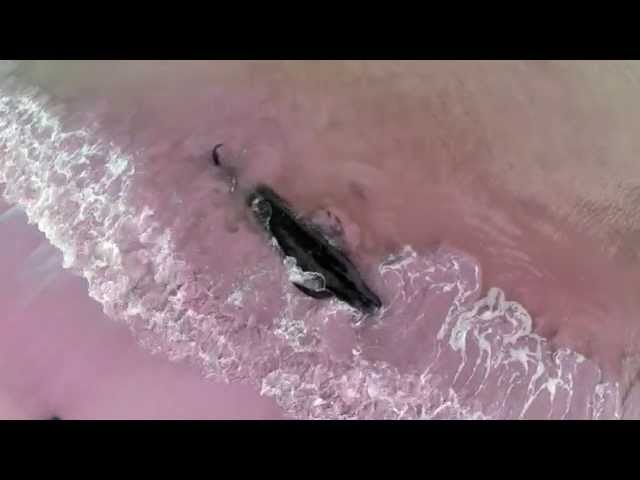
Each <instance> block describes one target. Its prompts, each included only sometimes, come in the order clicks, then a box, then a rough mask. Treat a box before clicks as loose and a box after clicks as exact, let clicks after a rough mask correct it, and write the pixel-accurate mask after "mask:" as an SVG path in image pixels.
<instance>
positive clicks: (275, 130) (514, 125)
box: [19, 62, 640, 392]
mask: <svg viewBox="0 0 640 480" xmlns="http://www.w3.org/2000/svg"><path fill="white" fill-rule="evenodd" d="M637 69H638V65H637V64H634V63H615V62H611V63H606V62H605V63H593V62H591V63H590V62H585V63H579V62H573V63H572V62H565V63H558V62H551V63H549V62H480V63H478V62H452V63H446V62H445V63H441V62H416V63H404V62H386V63H377V64H376V63H359V62H347V63H327V62H316V63H313V62H312V63H297V62H293V63H287V62H285V63H271V62H255V63H243V62H237V63H233V62H231V63H229V62H222V63H199V62H194V63H191V62H177V63H163V64H158V63H149V64H139V63H130V62H123V63H116V64H107V63H100V62H98V63H91V62H86V63H66V62H64V63H62V62H60V63H57V64H53V65H52V64H50V63H46V62H44V63H39V64H35V63H32V64H26V65H24V66H23V67H22V71H21V72H20V73H19V74H20V75H21V78H23V79H26V80H28V81H29V82H32V83H34V84H37V85H39V86H40V87H41V88H42V90H43V91H45V92H47V93H48V94H49V95H51V96H52V97H51V99H50V101H51V102H52V103H53V104H55V105H56V108H57V109H59V113H60V115H62V116H64V118H65V124H66V125H67V126H68V128H79V127H81V126H83V125H87V124H90V123H91V120H92V119H93V120H95V121H97V122H98V124H97V128H99V129H100V130H99V131H100V132H102V134H103V135H104V136H105V137H109V138H110V139H112V141H114V142H116V143H117V144H118V145H119V146H120V147H121V148H123V149H125V150H127V151H131V152H136V151H139V152H144V153H141V154H140V158H139V160H138V161H139V163H138V164H136V168H137V173H136V175H137V177H136V178H137V180H136V181H135V182H134V185H133V187H132V189H131V197H130V198H131V199H132V200H131V202H132V203H137V204H139V205H142V204H145V205H149V206H151V208H153V209H154V210H155V211H156V212H157V213H156V214H155V218H156V219H157V221H158V222H160V223H161V224H164V225H167V226H170V228H171V229H172V231H173V232H174V233H175V235H176V241H177V249H178V250H179V251H182V252H183V253H184V256H185V258H189V259H190V261H191V262H193V264H195V265H197V264H207V265H209V266H211V268H212V269H219V271H223V272H227V271H229V272H231V271H233V270H234V265H233V262H231V261H230V260H229V259H231V258H234V257H233V255H227V257H228V258H227V259H225V258H224V255H219V256H215V255H214V256H212V255H213V254H212V253H211V252H210V249H211V237H210V235H213V233H212V232H211V224H210V222H211V221H214V219H213V218H209V217H207V215H209V213H208V212H209V210H210V209H211V208H212V202H213V203H215V205H217V206H222V207H223V208H222V211H224V212H225V213H224V214H221V216H220V218H219V219H217V220H215V221H216V222H218V224H219V225H223V226H224V228H225V229H226V231H228V232H231V233H230V235H233V232H236V231H238V230H239V231H240V232H241V233H243V232H247V231H249V230H250V228H249V227H248V226H247V225H246V221H245V218H244V217H243V216H242V213H239V212H238V210H237V208H236V207H235V206H234V205H235V204H234V202H233V199H232V198H231V199H227V198H226V197H225V196H224V195H223V194H220V195H218V196H216V195H213V198H212V196H211V192H212V190H215V186H214V185H215V180H214V175H212V174H211V173H210V168H209V165H207V158H208V155H209V153H210V148H211V146H213V145H214V144H216V143H219V142H224V143H225V154H226V161H228V162H230V163H233V165H234V166H235V167H236V168H237V169H238V175H239V179H240V180H241V183H242V184H243V185H246V186H250V185H252V184H253V183H255V182H257V181H261V182H266V183H269V184H270V185H272V186H274V188H276V189H277V190H278V191H279V192H280V193H281V194H283V195H284V196H286V197H287V198H289V199H290V201H291V202H292V203H293V204H295V205H296V206H297V208H299V209H300V211H302V212H304V213H306V214H312V213H313V212H314V211H317V210H318V209H321V208H328V209H330V210H332V211H334V212H339V213H338V215H339V216H340V217H341V219H342V221H343V223H344V225H346V226H347V227H348V235H347V244H348V246H349V250H350V252H351V254H352V255H353V257H354V258H355V259H356V261H358V262H359V264H360V265H361V266H362V268H363V271H364V272H365V274H366V275H369V276H371V277H374V276H375V273H374V265H376V264H377V263H379V262H381V261H382V260H383V259H384V258H385V257H386V256H387V255H389V254H393V253H396V252H398V251H399V250H400V249H401V248H402V247H403V246H404V245H407V244H408V245H411V246H412V247H413V248H414V249H415V250H416V251H417V252H418V253H420V254H425V255H428V254H429V252H433V251H434V250H435V249H437V248H438V247H443V246H444V247H446V248H454V249H460V250H462V251H464V252H466V253H467V254H468V255H470V256H471V257H473V258H474V259H475V260H476V261H477V263H478V264H479V265H480V266H481V271H482V287H481V290H482V293H486V292H487V291H488V289H489V288H490V287H491V286H497V287H499V288H501V289H502V290H503V291H504V292H505V294H506V296H507V297H508V298H509V299H510V300H515V301H517V302H519V303H520V304H522V305H523V306H524V307H525V308H526V309H527V311H528V312H529V313H530V315H531V316H532V318H533V329H534V332H535V333H536V334H539V335H540V336H541V337H543V338H545V339H548V340H549V341H550V345H552V346H553V348H554V349H558V348H561V347H569V348H571V349H573V350H574V351H576V352H578V353H581V354H583V355H585V356H586V357H587V358H589V359H592V360H593V361H595V362H596V363H598V364H599V365H600V366H601V367H602V368H603V369H604V370H605V372H606V375H608V378H616V379H621V380H622V382H623V390H624V391H625V392H627V391H629V388H630V385H631V383H632V381H633V379H634V378H635V376H636V375H637V373H636V372H637V368H638V363H640V362H638V361H637V358H638V355H639V353H640V352H639V351H638V348H639V347H640V343H639V337H638V329H639V326H640V325H639V324H638V320H637V318H638V312H639V311H640V309H639V307H640V305H639V303H640V296H639V295H637V285H639V284H640V283H639V281H640V278H639V276H640V269H639V268H638V265H637V259H638V246H637V240H638V234H637V230H638V225H639V222H640V217H639V216H638V215H639V213H638V212H639V211H640V204H639V203H638V198H637V195H636V193H637V190H638V186H639V185H640V169H639V168H638V167H637V166H636V165H637V162H635V158H634V157H635V155H634V154H635V153H636V152H637V150H638V147H637V146H636V142H637V140H635V138H634V135H633V133H634V132H633V130H632V127H631V126H632V125H634V124H635V123H636V119H635V116H636V115H638V113H636V112H637V111H638V109H637V108H635V103H636V102H637V101H638V100H637V98H636V97H637V94H636V93H635V85H636V84H637V80H636V78H637ZM181 204H182V205H188V206H189V210H188V213H189V218H183V219H180V218H176V216H175V214H176V212H179V211H180V207H179V206H180V205H181ZM197 219H208V220H209V224H208V222H205V221H204V220H203V221H202V222H198V221H196V220H197ZM181 222H182V223H181ZM214 230H215V231H216V232H217V231H219V229H217V228H216V229H214ZM208 235H209V237H208ZM237 248H238V249H241V248H245V247H237ZM256 249H257V250H256ZM259 249H260V247H259V246H258V243H257V242H256V244H253V243H251V244H248V245H247V246H246V252H245V253H246V255H249V256H251V255H254V256H255V255H257V257H255V258H256V261H257V258H258V257H260V255H262V254H263V253H264V252H262V251H260V250H259ZM255 251H260V252H261V253H260V254H255V253H250V252H255ZM225 253H228V252H225ZM241 253H242V252H241V251H240V250H239V251H238V255H240V254H241ZM250 258H253V257H250ZM205 269H206V268H205ZM236 269H237V268H236ZM374 281H375V279H374ZM342 334H343V335H345V336H347V337H348V336H349V333H348V332H346V331H345V332H342ZM348 343H349V342H347V344H348ZM395 348H397V345H396V346H394V349H395ZM364 354H365V356H366V355H367V354H370V352H369V353H368V352H367V351H366V350H365V353H364ZM370 358H371V359H374V358H376V359H382V360H385V361H391V362H392V363H394V362H395V364H396V366H398V365H400V364H403V360H402V359H401V358H400V359H398V356H397V355H395V354H394V352H393V351H389V354H388V355H387V354H383V355H382V356H381V357H380V356H378V357H376V356H375V355H373V356H372V357H370Z"/></svg>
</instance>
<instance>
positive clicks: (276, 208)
mask: <svg viewBox="0 0 640 480" xmlns="http://www.w3.org/2000/svg"><path fill="white" fill-rule="evenodd" d="M246 201H247V205H248V206H249V207H250V208H251V211H252V212H253V214H254V216H255V218H256V219H257V220H258V222H259V223H260V224H261V225H262V226H263V227H264V229H265V230H266V231H267V233H268V234H269V235H270V236H271V237H272V238H273V239H274V240H275V242H276V244H277V245H278V248H279V250H280V251H281V253H282V255H284V256H285V257H291V258H294V259H295V260H296V263H297V266H298V267H299V268H300V269H301V270H302V271H303V272H307V273H314V274H319V275H321V276H322V278H323V279H324V282H323V283H324V285H323V287H324V288H319V289H318V288H313V289H312V288H309V287H308V286H305V285H303V284H301V283H299V282H293V283H294V285H295V286H296V287H297V288H298V289H299V290H300V291H302V292H304V293H305V294H307V295H309V296H311V297H314V298H328V297H331V296H335V297H337V298H338V299H340V300H342V301H343V302H346V303H348V304H349V305H351V306H352V307H354V308H356V309H358V310H360V311H361V312H363V313H372V312H373V311H375V310H376V309H378V308H380V307H381V306H382V302H381V301H380V298H379V297H378V296H377V295H376V294H375V293H374V292H373V291H372V290H371V289H370V288H369V287H368V286H367V284H366V283H365V282H364V280H363V279H362V277H361V276H360V273H359V272H358V270H357V268H356V267H355V265H354V264H353V263H352V262H351V260H350V259H349V258H348V257H347V256H346V255H345V254H344V253H343V252H342V251H341V250H340V249H338V248H337V247H335V246H333V245H332V244H331V243H330V242H329V241H328V240H327V239H326V238H325V237H324V235H323V234H322V233H321V232H320V230H319V229H317V228H315V227H314V226H313V225H310V224H309V223H307V222H305V221H304V220H303V219H302V218H300V217H299V216H298V215H296V214H295V213H294V212H293V210H292V209H291V208H290V207H289V205H288V203H287V202H286V201H285V200H284V199H283V198H282V197H280V196H279V195H278V194H277V193H275V192H274V191H273V190H272V189H271V188H269V187H268V186H266V185H258V186H257V187H256V188H254V189H253V190H252V191H250V192H249V193H248V194H247V197H246Z"/></svg>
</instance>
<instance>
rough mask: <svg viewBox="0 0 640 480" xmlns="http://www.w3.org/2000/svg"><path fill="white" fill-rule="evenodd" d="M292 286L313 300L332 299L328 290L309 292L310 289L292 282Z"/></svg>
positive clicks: (331, 294)
mask: <svg viewBox="0 0 640 480" xmlns="http://www.w3.org/2000/svg"><path fill="white" fill-rule="evenodd" d="M292 283H293V286H294V287H296V288H297V289H298V290H300V291H301V292H302V293H304V294H305V295H309V296H310V297H313V298H331V297H333V293H331V292H330V291H329V290H311V289H310V288H307V287H305V286H304V285H301V284H300V283H296V282H292Z"/></svg>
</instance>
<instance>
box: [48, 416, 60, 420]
mask: <svg viewBox="0 0 640 480" xmlns="http://www.w3.org/2000/svg"><path fill="white" fill-rule="evenodd" d="M49 420H60V417H58V416H57V415H54V416H53V417H51V418H50V419H49Z"/></svg>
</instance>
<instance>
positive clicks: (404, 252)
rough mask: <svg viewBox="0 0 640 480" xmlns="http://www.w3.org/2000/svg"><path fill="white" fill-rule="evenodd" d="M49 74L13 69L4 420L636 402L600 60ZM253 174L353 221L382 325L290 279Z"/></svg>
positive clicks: (496, 409)
mask: <svg viewBox="0 0 640 480" xmlns="http://www.w3.org/2000/svg"><path fill="white" fill-rule="evenodd" d="M60 65H62V63H60V64H26V65H22V66H21V67H20V69H19V70H17V75H15V76H13V75H12V73H11V72H9V70H11V69H12V68H13V66H12V65H10V64H5V68H6V69H7V70H8V72H7V74H6V75H5V80H4V81H3V83H2V84H1V85H0V183H2V184H4V197H5V199H6V201H7V202H8V204H15V205H16V206H15V207H9V206H8V204H7V205H5V206H4V207H3V209H4V213H3V214H2V217H1V223H0V228H1V229H2V245H3V247H4V248H3V252H2V257H0V258H1V259H2V260H1V261H2V262H3V263H2V265H3V271H6V272H8V274H7V275H6V278H5V281H4V282H3V285H2V286H3V291H2V292H1V297H0V298H1V299H2V300H1V302H0V305H1V306H2V312H3V318H2V322H3V323H2V324H1V326H0V329H1V330H0V332H1V333H2V338H1V339H0V342H2V343H0V351H1V352H2V353H1V354H2V359H3V360H2V362H1V363H0V369H1V370H0V399H2V403H0V408H2V409H6V411H5V410H3V411H1V412H0V414H1V415H2V416H5V417H9V416H18V417H36V418H39V417H46V416H48V415H53V414H57V415H60V416H62V417H65V418H118V417H126V418H136V417H143V418H154V417H157V418H165V417H167V418H176V417H177V418H212V417H214V418H215V417H217V418H225V417H232V418H282V417H283V416H289V417H297V418H389V419H392V418H619V417H621V416H628V417H635V416H637V414H638V408H639V406H638V400H637V395H638V393H637V392H638V389H637V387H636V381H635V377H636V372H637V368H638V365H639V363H638V361H637V359H638V358H640V357H638V346H639V344H638V336H637V335H638V322H637V320H636V319H637V317H638V311H640V310H638V308H639V307H640V305H638V301H639V300H638V295H637V287H636V285H638V283H637V282H638V278H639V276H640V270H639V269H638V268H637V266H636V260H637V253H636V252H637V248H638V247H636V246H635V245H634V243H633V232H635V226H636V223H635V219H636V218H637V211H638V210H637V209H638V208H640V205H638V204H637V202H635V201H634V200H633V199H632V198H631V197H629V195H631V194H632V193H633V192H634V191H635V190H634V188H635V185H638V183H637V182H636V180H640V178H638V171H637V170H638V169H637V168H627V167H629V165H632V158H633V153H634V152H635V149H634V148H635V145H634V144H633V141H632V139H630V137H629V136H625V135H624V134H623V133H624V131H625V130H624V129H623V130H622V133H620V132H616V131H614V130H613V127H610V125H614V126H615V125H618V124H621V123H622V120H623V119H625V118H627V117H628V116H629V115H631V113H630V110H627V109H626V108H627V107H625V104H624V103H623V102H620V101H619V98H618V97H616V96H615V95H610V100H608V101H607V98H608V97H607V96H606V95H604V96H603V95H594V94H593V92H592V89H593V88H594V85H598V83H597V80H598V78H602V75H604V74H599V75H601V76H600V77H598V76H596V75H594V77H593V78H592V77H591V76H590V75H587V73H588V72H587V73H585V71H588V70H589V68H591V67H590V66H586V65H582V66H576V67H575V68H576V70H577V71H579V72H580V75H576V74H575V72H574V73H572V72H571V71H570V68H569V67H567V66H566V65H565V66H563V65H562V64H560V65H559V66H556V67H553V66H551V67H549V66H547V65H542V64H526V63H525V64H518V63H512V64H503V65H498V64H491V63H477V64H461V63H458V64H456V63H455V62H454V63H437V64H436V63H431V64H430V63H429V62H425V63H422V64H421V63H417V64H404V63H402V62H398V63H384V64H356V63H353V64H341V63H317V64H312V63H301V64H295V63H294V64H275V63H255V64H251V63H246V62H245V63H243V62H237V63H215V62H213V63H206V62H205V63H194V64H192V63H184V64H171V63H166V64H144V63H141V64H135V63H124V64H119V63H116V64H107V63H106V62H105V63H97V64H89V63H86V64H82V63H80V64H69V65H66V68H67V69H68V70H65V69H62V68H61V67H60ZM59 68H60V70H59V71H58V70H57V69H59ZM602 68H603V69H604V67H602ZM580 69H582V70H580ZM14 73H15V72H14ZM581 75H584V77H585V78H584V79H583V78H582V77H581ZM607 75H610V76H611V77H612V78H616V77H615V76H614V75H612V74H608V73H607ZM609 80H610V79H609ZM500 82H502V83H500ZM607 84H608V83H607V82H605V81H602V88H603V89H604V88H605V85H607ZM505 85H509V87H510V88H511V90H509V91H507V92H506V93H505V91H504V87H505ZM576 85H577V86H579V87H580V88H575V86H576ZM570 87H574V88H573V89H571V88H570ZM567 92H574V93H570V94H567ZM488 93H490V95H489V94H488ZM633 100H635V97H629V98H628V99H627V103H633ZM587 105H588V106H587ZM595 131H597V132H598V136H597V137H596V136H594V135H593V134H589V133H590V132H595ZM595 139H597V140H595ZM604 139H608V141H605V140H604ZM219 142H224V143H225V150H224V152H225V162H227V163H228V164H230V165H233V167H234V169H235V173H236V174H237V176H238V181H239V188H238V191H237V192H236V193H234V194H230V193H229V183H228V178H226V177H225V176H224V175H221V174H220V172H216V171H214V170H213V169H212V168H211V165H210V164H209V163H208V159H209V155H210V149H211V147H212V146H213V145H214V144H216V143H219ZM594 142H595V143H596V144H595V145H594V144H593V143H594ZM576 158H579V159H580V160H579V161H577V160H575V159H576ZM552 159H553V160H552ZM554 162H555V163H554ZM598 162H600V163H598ZM607 162H608V163H607ZM630 162H631V163H630ZM603 172H609V173H610V175H609V177H608V178H607V180H602V176H603ZM258 181H261V182H266V183H268V184H270V185H272V186H273V187H274V188H276V189H277V190H278V191H279V192H281V193H282V194H283V195H285V196H286V197H287V198H288V199H289V200H290V201H291V202H292V203H293V204H294V205H296V207H297V208H298V209H299V210H300V211H301V212H303V213H304V214H306V215H309V216H310V217H313V218H316V219H317V218H318V216H319V215H318V213H317V212H319V211H322V210H328V211H330V212H332V214H333V215H335V216H336V217H338V218H339V219H340V222H341V224H342V225H343V227H344V232H343V236H342V238H341V239H340V241H341V242H342V244H343V245H345V248H346V249H347V250H348V252H349V254H350V256H351V257H352V258H353V259H354V261H356V263H357V264H358V266H359V268H360V270H361V271H362V272H363V274H364V275H365V277H366V278H367V281H368V282H369V283H370V284H371V285H372V286H373V288H374V289H375V290H376V291H377V292H378V293H379V294H380V296H381V298H382V299H383V302H384V304H385V307H384V308H383V310H382V311H381V312H380V314H379V315H377V316H376V317H374V318H371V319H365V320H362V319H360V318H358V316H357V315H356V314H355V313H354V312H352V311H351V310H350V309H349V308H347V307H346V306H345V305H342V304H340V302H337V301H335V300H334V301H322V302H319V301H317V300H313V299H310V298H308V297H305V296H303V295H301V294H300V293H299V292H298V291H297V290H295V289H294V288H293V287H292V286H291V285H290V283H289V282H288V275H289V272H288V271H287V268H286V266H285V265H284V264H283V262H282V261H281V259H280V258H279V257H278V256H277V255H276V254H275V253H274V251H273V249H272V248H271V246H270V245H268V244H267V243H266V242H265V241H264V238H263V237H261V236H260V235H259V234H258V232H257V231H256V230H255V228H254V227H253V226H252V225H251V223H250V222H248V221H247V217H246V214H245V212H244V211H243V209H242V206H241V202H240V201H239V198H238V197H239V192H241V191H242V189H243V188H249V187H250V186H251V185H252V184H254V183H255V182H258ZM620 192H622V193H624V195H622V196H620V195H619V193H620ZM619 198H622V199H623V200H622V203H621V204H620V205H619V203H620V202H618V203H616V202H615V201H614V200H616V199H619ZM629 198H631V200H629ZM616 208H617V210H616ZM22 210H24V212H25V213H24V214H22V213H20V211H22ZM603 211H604V212H605V213H601V214H599V215H600V216H598V212H603ZM616 211H620V212H622V213H620V214H618V215H614V214H611V213H610V212H616ZM585 212H587V213H588V214H587V213H585ZM593 212H596V213H595V214H594V213H593ZM606 212H609V213H606ZM314 213H315V215H314ZM26 219H28V220H29V221H30V222H31V223H32V224H34V225H37V227H38V228H39V229H40V230H41V231H42V232H43V233H44V235H45V236H46V240H44V239H43V237H42V234H40V233H38V232H37V231H36V230H35V229H34V226H33V225H31V226H30V225H27V224H26ZM62 267H64V270H63V269H62ZM127 327H128V328H127ZM152 353H153V355H152ZM226 382H229V383H226ZM5 399H6V400H5ZM5 405H6V406H5Z"/></svg>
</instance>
